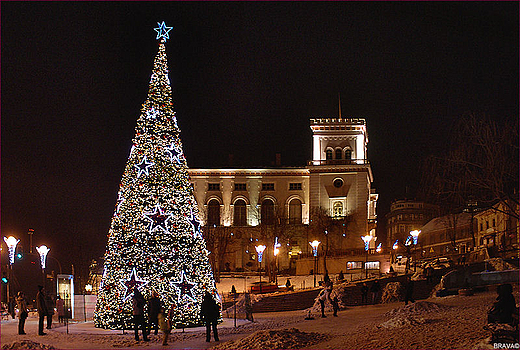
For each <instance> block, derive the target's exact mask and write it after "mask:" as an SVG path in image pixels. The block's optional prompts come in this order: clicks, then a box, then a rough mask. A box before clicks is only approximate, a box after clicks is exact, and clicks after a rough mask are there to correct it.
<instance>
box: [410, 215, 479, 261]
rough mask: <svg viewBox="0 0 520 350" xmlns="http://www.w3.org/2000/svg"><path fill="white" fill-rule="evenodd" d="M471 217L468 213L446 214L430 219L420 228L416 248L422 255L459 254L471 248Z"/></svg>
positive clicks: (472, 230)
mask: <svg viewBox="0 0 520 350" xmlns="http://www.w3.org/2000/svg"><path fill="white" fill-rule="evenodd" d="M471 222H472V217H471V214H469V213H460V214H448V215H444V216H441V217H436V218H434V219H432V220H430V221H429V222H428V223H427V224H426V225H424V226H423V227H421V228H420V230H421V233H420V235H419V239H418V243H417V245H418V249H421V254H422V257H436V256H445V255H460V254H465V253H466V252H468V251H470V250H473V237H472V232H473V233H474V232H476V231H475V220H473V229H472V228H471Z"/></svg>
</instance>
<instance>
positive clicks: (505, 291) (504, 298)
mask: <svg viewBox="0 0 520 350" xmlns="http://www.w3.org/2000/svg"><path fill="white" fill-rule="evenodd" d="M497 293H498V297H497V299H496V301H495V302H494V303H493V307H492V308H491V310H489V312H488V323H512V322H513V315H516V317H517V319H516V323H518V309H517V307H516V301H515V297H514V296H513V286H512V285H511V284H510V283H506V284H501V285H499V286H498V287H497Z"/></svg>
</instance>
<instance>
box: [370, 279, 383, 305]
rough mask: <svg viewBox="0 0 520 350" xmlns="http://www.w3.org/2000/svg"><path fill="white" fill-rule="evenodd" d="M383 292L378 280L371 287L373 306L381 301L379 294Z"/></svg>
mask: <svg viewBox="0 0 520 350" xmlns="http://www.w3.org/2000/svg"><path fill="white" fill-rule="evenodd" d="M380 292H381V285H380V284H379V281H378V280H375V281H374V282H373V283H372V285H371V286H370V293H371V294H372V304H375V303H376V302H377V301H378V300H379V293H380Z"/></svg>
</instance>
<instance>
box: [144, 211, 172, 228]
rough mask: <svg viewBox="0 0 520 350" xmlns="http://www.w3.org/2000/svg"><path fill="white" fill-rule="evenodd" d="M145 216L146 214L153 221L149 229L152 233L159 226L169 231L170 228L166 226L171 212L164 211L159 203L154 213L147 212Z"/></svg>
mask: <svg viewBox="0 0 520 350" xmlns="http://www.w3.org/2000/svg"><path fill="white" fill-rule="evenodd" d="M144 216H146V218H147V219H148V220H150V221H151V224H150V231H149V232H150V233H152V231H154V230H155V229H156V228H157V227H159V228H160V229H161V230H163V231H164V232H168V229H167V228H166V221H167V220H168V219H169V218H170V217H171V216H172V214H171V213H168V214H165V213H163V211H162V209H161V207H160V206H159V205H157V206H156V207H155V211H154V212H153V213H145V214H144Z"/></svg>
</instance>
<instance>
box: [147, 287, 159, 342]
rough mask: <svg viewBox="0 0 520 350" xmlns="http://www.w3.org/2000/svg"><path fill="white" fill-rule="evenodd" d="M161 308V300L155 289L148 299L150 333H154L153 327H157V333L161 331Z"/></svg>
mask: <svg viewBox="0 0 520 350" xmlns="http://www.w3.org/2000/svg"><path fill="white" fill-rule="evenodd" d="M160 309H161V301H160V300H159V295H158V294H157V292H156V291H153V292H152V297H151V298H150V300H148V325H149V327H150V333H152V328H155V333H154V334H155V335H157V333H158V331H159V320H158V319H157V316H158V315H159V310H160Z"/></svg>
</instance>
